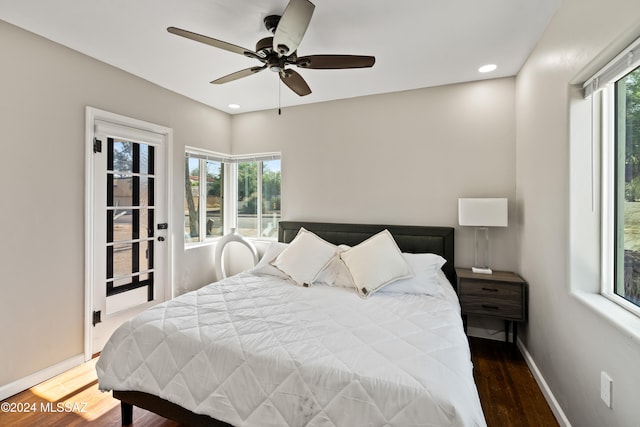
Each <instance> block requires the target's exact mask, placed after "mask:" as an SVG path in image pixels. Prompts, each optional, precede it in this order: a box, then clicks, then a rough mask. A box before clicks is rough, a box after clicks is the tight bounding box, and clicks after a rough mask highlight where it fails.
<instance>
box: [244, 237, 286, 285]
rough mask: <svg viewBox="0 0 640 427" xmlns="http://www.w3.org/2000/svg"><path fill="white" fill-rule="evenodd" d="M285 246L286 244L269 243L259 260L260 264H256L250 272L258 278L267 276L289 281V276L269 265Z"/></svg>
mask: <svg viewBox="0 0 640 427" xmlns="http://www.w3.org/2000/svg"><path fill="white" fill-rule="evenodd" d="M287 246H288V244H286V243H281V242H271V243H270V244H269V246H267V249H266V250H265V251H264V254H263V255H262V258H260V262H258V264H256V266H255V267H254V268H253V269H251V270H250V272H251V273H253V274H256V275H259V276H260V275H267V276H276V277H281V278H284V279H289V276H287V275H286V274H284V273H283V272H282V271H280V270H278V269H277V268H276V267H274V266H273V265H271V263H272V262H273V261H274V260H275V259H276V258H277V257H278V255H280V254H281V253H282V251H284V250H285V249H286V248H287Z"/></svg>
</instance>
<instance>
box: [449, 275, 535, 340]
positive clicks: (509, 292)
mask: <svg viewBox="0 0 640 427" xmlns="http://www.w3.org/2000/svg"><path fill="white" fill-rule="evenodd" d="M456 274H457V276H458V289H457V291H458V298H459V299H460V306H461V307H462V320H463V324H464V329H465V332H466V330H467V315H472V316H482V317H492V318H495V319H502V320H504V324H505V341H507V342H508V341H509V325H510V324H513V343H514V344H516V340H517V338H518V322H524V321H526V320H527V297H528V295H527V282H525V281H524V279H523V278H522V277H520V276H518V275H517V274H515V273H511V272H508V271H494V272H493V274H477V273H473V272H472V271H471V269H468V268H456Z"/></svg>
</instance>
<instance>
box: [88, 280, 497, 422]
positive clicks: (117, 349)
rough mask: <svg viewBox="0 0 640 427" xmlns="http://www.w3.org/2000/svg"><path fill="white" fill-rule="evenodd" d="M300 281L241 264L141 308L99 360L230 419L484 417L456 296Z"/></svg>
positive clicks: (114, 381) (123, 375)
mask: <svg viewBox="0 0 640 427" xmlns="http://www.w3.org/2000/svg"><path fill="white" fill-rule="evenodd" d="M447 295H448V298H444V297H438V298H436V297H430V296H417V295H404V294H402V295H399V294H375V295H373V296H371V297H370V298H368V299H366V300H365V299H361V298H360V297H358V296H357V295H356V294H355V292H353V291H352V290H349V289H344V288H332V287H327V286H314V287H311V288H303V287H298V286H294V285H292V284H291V283H288V282H286V281H283V280H281V279H278V278H275V277H260V276H255V275H252V274H249V273H243V274H240V275H237V276H234V277H231V278H228V279H226V280H224V281H222V282H218V283H214V284H211V285H209V286H205V287H203V288H201V289H199V290H197V291H194V292H191V293H188V294H185V295H182V296H180V297H177V298H175V299H173V300H171V301H168V302H166V303H164V304H160V305H158V306H155V307H153V308H151V309H150V310H148V311H146V312H144V313H142V314H140V315H139V316H137V317H135V318H134V319H132V320H131V321H129V322H127V323H125V324H124V325H123V326H122V327H120V328H119V329H118V330H117V331H116V332H115V333H114V334H113V336H112V337H111V339H110V340H109V342H108V343H107V345H106V346H105V348H104V350H103V351H102V354H101V356H100V360H99V361H98V364H97V372H98V378H99V385H100V389H101V390H123V391H131V390H135V391H143V392H147V393H152V394H154V395H157V396H159V397H162V398H163V399H166V400H169V401H171V402H174V403H177V404H179V405H181V406H183V407H184V408H187V409H189V410H191V411H193V412H196V413H201V414H207V415H209V416H211V417H213V418H216V419H219V420H221V421H226V422H228V423H230V424H233V425H235V426H260V427H262V426H289V427H294V426H345V427H352V426H403V427H404V426H484V425H486V424H485V420H484V416H483V413H482V408H481V406H480V401H479V398H478V394H477V390H476V386H475V383H474V380H473V376H472V364H471V360H470V352H469V346H468V343H467V339H466V337H465V335H464V332H463V329H462V323H461V319H460V312H459V306H458V303H457V299H456V298H455V294H453V295H451V292H447Z"/></svg>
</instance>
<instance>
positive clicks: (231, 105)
mask: <svg viewBox="0 0 640 427" xmlns="http://www.w3.org/2000/svg"><path fill="white" fill-rule="evenodd" d="M229 108H233V109H234V110H237V109H238V108H240V106H239V105H238V104H229Z"/></svg>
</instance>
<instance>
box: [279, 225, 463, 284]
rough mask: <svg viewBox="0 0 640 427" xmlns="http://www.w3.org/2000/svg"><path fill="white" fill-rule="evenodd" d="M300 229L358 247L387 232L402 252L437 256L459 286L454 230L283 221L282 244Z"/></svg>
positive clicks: (450, 279) (337, 243) (335, 242)
mask: <svg viewBox="0 0 640 427" xmlns="http://www.w3.org/2000/svg"><path fill="white" fill-rule="evenodd" d="M300 227H304V228H305V229H307V230H309V231H312V232H314V233H315V234H317V235H318V236H320V237H322V238H323V239H324V240H326V241H328V242H331V243H333V244H334V245H349V246H355V245H357V244H358V243H360V242H362V241H364V240H366V239H367V238H369V237H371V236H373V235H374V234H376V233H379V232H380V231H382V230H384V229H387V230H389V232H390V233H391V234H392V235H393V238H394V239H395V241H396V243H397V244H398V247H399V248H400V250H401V251H402V252H410V253H425V252H426V253H434V254H438V255H440V256H442V257H443V258H444V259H446V260H447V263H446V264H445V265H444V266H443V267H442V271H444V274H445V275H446V276H447V278H448V279H449V281H450V282H451V284H452V285H453V286H454V287H455V286H456V271H455V262H454V247H453V241H454V239H453V232H454V229H453V228H452V227H423V226H415V225H378V224H336V223H328V222H305V221H280V226H279V227H278V241H279V242H284V243H289V242H291V240H293V238H294V237H296V234H298V230H300Z"/></svg>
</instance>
